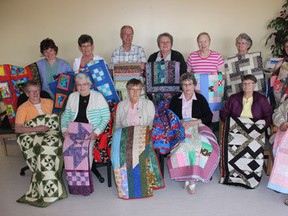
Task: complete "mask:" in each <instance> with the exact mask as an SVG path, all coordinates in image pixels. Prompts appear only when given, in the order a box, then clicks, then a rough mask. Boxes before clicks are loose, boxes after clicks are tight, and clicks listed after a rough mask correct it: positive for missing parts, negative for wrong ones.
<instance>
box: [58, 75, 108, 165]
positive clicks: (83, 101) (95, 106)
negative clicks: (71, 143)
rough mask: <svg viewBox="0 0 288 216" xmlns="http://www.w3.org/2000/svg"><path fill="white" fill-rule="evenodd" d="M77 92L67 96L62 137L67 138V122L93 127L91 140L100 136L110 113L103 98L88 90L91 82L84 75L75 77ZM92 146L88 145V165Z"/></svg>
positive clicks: (62, 122) (62, 118)
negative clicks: (86, 124)
mask: <svg viewBox="0 0 288 216" xmlns="http://www.w3.org/2000/svg"><path fill="white" fill-rule="evenodd" d="M75 86H76V89H77V92H74V93H72V94H70V95H69V98H68V101H67V105H66V107H65V111H64V113H63V114H62V117H61V127H62V129H61V130H62V133H63V135H64V137H66V136H67V134H68V132H67V129H68V122H82V123H90V124H92V126H93V132H92V135H91V140H94V141H95V139H96V137H97V136H98V135H99V134H101V133H102V132H103V131H104V129H105V127H106V125H107V123H108V122H109V120H110V111H109V107H108V104H107V102H106V100H105V98H104V96H103V95H102V94H101V93H99V92H96V91H93V90H90V87H91V81H90V79H89V77H88V76H87V75H86V74H83V73H78V74H77V75H76V76H75ZM92 149H93V145H90V153H91V154H90V158H89V160H90V163H92V160H93V157H92V156H93V155H92Z"/></svg>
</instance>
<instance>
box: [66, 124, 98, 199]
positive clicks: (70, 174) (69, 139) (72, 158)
mask: <svg viewBox="0 0 288 216" xmlns="http://www.w3.org/2000/svg"><path fill="white" fill-rule="evenodd" d="M92 128H93V127H92V125H91V124H86V123H80V122H69V123H68V135H67V136H66V137H65V140H64V147H63V155H64V161H65V163H64V164H65V171H66V179H67V182H68V189H69V193H71V194H81V195H84V196H87V195H89V194H91V193H93V191H94V186H93V179H92V176H91V171H90V170H91V169H90V162H89V144H90V140H91V133H92Z"/></svg>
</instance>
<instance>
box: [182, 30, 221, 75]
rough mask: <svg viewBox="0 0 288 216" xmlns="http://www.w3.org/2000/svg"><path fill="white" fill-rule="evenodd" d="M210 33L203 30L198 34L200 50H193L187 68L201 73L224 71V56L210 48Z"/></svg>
mask: <svg viewBox="0 0 288 216" xmlns="http://www.w3.org/2000/svg"><path fill="white" fill-rule="evenodd" d="M210 43H211V39H210V35H209V34H208V33H207V32H202V33H200V34H199V35H198V36H197V44H198V47H199V50H198V51H194V52H192V53H191V54H190V55H189V57H188V59H187V70H188V71H193V72H194V73H201V74H207V73H209V74H217V73H218V72H221V73H223V72H224V61H223V58H222V56H221V55H220V54H219V53H218V52H216V51H213V50H210Z"/></svg>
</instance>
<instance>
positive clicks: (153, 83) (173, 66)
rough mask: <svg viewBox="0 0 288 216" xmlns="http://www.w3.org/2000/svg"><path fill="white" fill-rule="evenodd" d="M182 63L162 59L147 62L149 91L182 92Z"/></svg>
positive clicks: (147, 87) (147, 86)
mask: <svg viewBox="0 0 288 216" xmlns="http://www.w3.org/2000/svg"><path fill="white" fill-rule="evenodd" d="M179 83H180V63H179V62H176V61H160V62H148V63H146V91H147V93H178V92H180V86H179Z"/></svg>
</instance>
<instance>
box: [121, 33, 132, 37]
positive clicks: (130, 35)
mask: <svg viewBox="0 0 288 216" xmlns="http://www.w3.org/2000/svg"><path fill="white" fill-rule="evenodd" d="M122 35H124V36H126V37H133V36H134V35H133V34H127V33H122Z"/></svg>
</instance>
